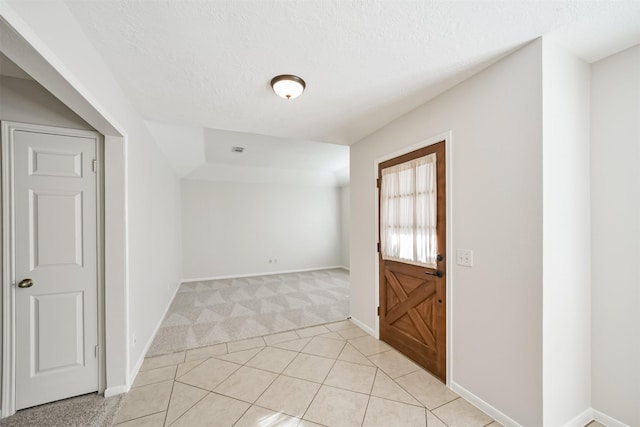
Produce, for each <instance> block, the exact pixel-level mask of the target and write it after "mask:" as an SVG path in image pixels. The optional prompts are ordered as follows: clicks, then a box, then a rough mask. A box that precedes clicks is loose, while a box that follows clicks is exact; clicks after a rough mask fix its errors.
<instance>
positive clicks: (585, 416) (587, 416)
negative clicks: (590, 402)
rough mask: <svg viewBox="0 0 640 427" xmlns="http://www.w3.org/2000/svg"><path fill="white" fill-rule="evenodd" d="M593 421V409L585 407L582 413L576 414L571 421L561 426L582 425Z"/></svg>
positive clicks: (572, 426)
mask: <svg viewBox="0 0 640 427" xmlns="http://www.w3.org/2000/svg"><path fill="white" fill-rule="evenodd" d="M591 421H593V409H591V408H587V409H585V410H584V411H583V412H582V413H580V414H578V415H576V416H575V417H574V418H573V419H572V420H571V421H569V422H568V423H566V424H565V425H564V426H563V427H584V426H586V425H587V424H589V423H590V422H591Z"/></svg>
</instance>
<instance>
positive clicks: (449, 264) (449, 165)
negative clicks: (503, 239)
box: [371, 131, 454, 387]
mask: <svg viewBox="0 0 640 427" xmlns="http://www.w3.org/2000/svg"><path fill="white" fill-rule="evenodd" d="M441 141H444V144H445V153H446V165H445V166H446V171H445V176H446V180H447V182H446V198H447V206H446V213H445V215H446V218H447V227H446V234H447V235H446V242H447V254H446V257H445V260H446V269H447V270H446V271H447V274H446V277H445V279H446V291H447V306H446V310H447V316H446V328H447V334H446V340H447V343H446V347H447V356H446V363H447V367H446V372H447V386H449V387H451V383H452V374H453V345H452V344H453V332H454V331H453V299H454V294H453V289H452V283H453V258H454V257H453V256H452V253H453V250H454V249H453V156H452V153H453V149H452V145H453V144H452V143H453V132H452V131H448V132H444V133H441V134H439V135H435V136H432V137H429V138H427V139H423V140H421V141H420V142H418V143H416V144H413V145H411V146H408V147H404V148H402V149H400V150H397V151H394V152H392V153H390V154H387V155H385V156H383V157H380V158H378V159H376V160H375V161H374V165H373V179H372V180H371V182H372V185H375V182H376V181H375V180H376V179H377V178H378V165H379V164H380V163H383V162H386V161H387V160H391V159H393V158H396V157H399V156H402V155H403V154H407V153H410V152H412V151H415V150H418V149H420V148H424V147H428V146H430V145H433V144H436V143H438V142H441ZM375 194H376V195H375V198H376V200H375V210H374V211H375V212H374V214H375V220H374V225H375V229H374V230H373V233H374V234H373V235H374V236H375V237H376V242H379V241H380V236H379V232H380V226H379V218H380V216H379V206H380V204H379V197H380V195H379V192H378V191H376V192H375ZM373 256H374V260H375V261H374V268H375V270H374V273H375V274H374V277H375V293H374V301H375V304H376V306H375V307H372V308H371V309H372V310H373V313H374V317H375V319H376V322H375V336H376V338H378V339H380V317H379V316H378V315H377V307H379V306H380V261H379V258H378V252H377V251H376V250H375V249H374V250H373Z"/></svg>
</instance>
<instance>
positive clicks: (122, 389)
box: [104, 385, 130, 398]
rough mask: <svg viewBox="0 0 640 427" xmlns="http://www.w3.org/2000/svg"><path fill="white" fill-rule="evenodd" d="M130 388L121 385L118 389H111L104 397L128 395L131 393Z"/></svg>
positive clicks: (106, 391)
mask: <svg viewBox="0 0 640 427" xmlns="http://www.w3.org/2000/svg"><path fill="white" fill-rule="evenodd" d="M129 389H130V388H129V387H127V386H125V385H119V386H117V387H109V388H108V389H106V390H105V391H104V397H105V398H106V397H111V396H117V395H119V394H123V393H127V392H128V391H129Z"/></svg>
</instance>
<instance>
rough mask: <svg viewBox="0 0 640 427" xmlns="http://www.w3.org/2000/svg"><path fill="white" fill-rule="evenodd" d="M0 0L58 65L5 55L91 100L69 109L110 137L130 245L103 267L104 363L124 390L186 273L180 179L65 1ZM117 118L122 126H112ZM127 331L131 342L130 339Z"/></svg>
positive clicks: (113, 191) (62, 92)
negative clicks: (44, 69)
mask: <svg viewBox="0 0 640 427" xmlns="http://www.w3.org/2000/svg"><path fill="white" fill-rule="evenodd" d="M0 5H1V6H2V8H1V9H0V11H1V12H2V16H3V18H4V19H5V20H6V21H7V22H8V23H9V24H11V25H12V26H13V28H14V29H16V31H17V32H18V33H19V34H20V35H21V36H22V37H24V38H25V39H26V40H27V41H28V44H29V45H30V47H31V48H32V49H33V50H34V51H35V55H36V56H37V57H38V58H40V59H41V60H44V61H45V62H46V63H47V64H50V66H51V67H52V68H53V69H54V73H53V74H56V75H55V76H54V75H53V74H52V73H48V74H44V75H43V74H42V73H40V75H39V74H38V70H37V69H35V68H34V69H27V68H25V66H26V65H30V64H32V62H29V61H31V60H32V56H33V52H30V51H24V52H20V51H13V52H11V55H9V54H7V56H8V57H10V59H11V60H13V61H14V62H15V63H16V64H17V65H19V66H21V67H22V68H24V69H25V71H27V72H28V73H29V74H30V75H32V76H33V77H34V78H36V79H37V80H38V81H40V82H41V83H42V84H43V85H44V86H45V87H46V88H47V89H48V90H49V91H51V92H52V93H53V94H54V95H55V96H56V97H57V98H59V99H61V100H62V101H63V102H65V103H66V104H67V105H82V106H86V105H89V106H90V107H91V108H84V109H83V110H82V111H77V110H74V111H76V112H77V113H78V114H79V115H80V116H81V117H82V118H83V119H84V120H86V121H87V122H88V123H89V124H90V125H91V126H93V127H94V128H96V129H97V130H98V131H100V132H101V133H103V134H104V135H105V137H106V138H105V139H106V141H107V142H106V143H107V147H106V148H105V151H106V153H107V156H106V161H107V164H106V165H105V169H106V172H107V178H106V183H105V185H106V187H107V189H106V209H107V211H108V214H107V218H106V221H107V224H108V225H109V224H110V222H113V223H114V224H115V225H116V227H114V229H118V230H123V231H125V232H126V236H125V237H124V239H125V242H126V245H125V246H124V247H119V252H120V253H122V252H124V258H123V260H122V262H121V263H119V264H118V265H117V266H114V268H113V269H112V271H115V270H118V273H119V272H123V274H124V276H125V277H124V278H123V277H121V276H119V275H116V276H115V277H114V276H112V275H110V274H109V271H108V272H107V276H106V280H107V289H106V293H107V325H106V327H107V338H108V340H107V341H108V346H109V348H107V364H108V365H109V363H112V364H113V366H111V368H113V369H108V370H107V382H108V384H107V386H108V387H109V388H110V389H112V390H121V391H122V390H125V389H126V386H127V385H128V384H127V383H129V382H130V380H131V379H132V378H131V374H134V373H135V370H136V368H137V367H138V365H139V364H140V363H141V361H142V358H143V356H144V354H143V353H144V350H145V347H146V345H147V344H148V343H150V341H151V339H152V334H153V332H154V330H155V328H156V326H157V325H158V323H159V322H160V320H161V318H162V315H163V313H164V312H165V309H166V308H167V307H168V304H169V303H170V300H171V297H172V295H173V293H174V290H175V288H176V287H177V286H178V284H179V280H180V278H181V276H182V272H181V262H180V260H181V259H182V251H181V236H180V229H181V221H180V183H179V180H178V178H177V177H176V176H175V174H174V173H173V172H172V171H171V168H170V166H169V164H168V162H167V161H166V159H165V158H164V157H163V155H162V154H161V152H160V150H159V149H158V148H157V146H156V145H155V143H154V141H153V138H152V137H151V135H150V134H149V132H148V130H147V128H146V127H145V125H144V122H143V121H142V118H141V117H140V115H139V114H138V112H137V111H136V110H135V109H134V108H133V106H132V105H131V104H130V102H129V101H128V99H127V97H126V96H125V94H124V93H123V92H122V90H121V89H120V87H119V86H118V84H117V83H116V81H115V79H114V77H113V75H112V74H111V72H110V71H109V69H108V68H107V67H106V65H105V64H104V62H103V61H102V58H100V56H99V55H98V54H97V52H96V51H95V49H94V48H93V46H92V45H91V43H90V42H89V41H88V40H87V39H86V38H85V36H84V33H83V31H82V29H81V28H80V26H79V25H78V23H77V21H75V18H74V17H73V16H72V15H71V13H70V12H69V10H68V9H67V7H66V6H65V5H64V3H63V2H61V1H47V2H23V1H6V2H2V3H1V4H0ZM4 42H5V40H3V49H4ZM28 62H29V63H28ZM44 80H46V81H47V84H45V83H44V82H43V81H44ZM114 128H115V129H118V131H119V132H120V135H117V134H116V133H115V132H113V129H114ZM121 135H124V139H122V138H121ZM110 144H112V145H114V147H113V148H115V150H112V149H111V148H112V147H110V146H109V145H110ZM115 144H118V147H115ZM121 150H124V152H122V151H121ZM119 151H120V152H119ZM112 154H113V155H114V156H115V155H120V154H124V156H125V158H124V160H125V161H124V163H119V164H118V165H116V166H115V169H114V166H113V165H112V164H110V163H108V162H109V159H110V155H112ZM123 168H124V169H123ZM109 174H113V176H111V177H110V175H109ZM111 182H117V183H122V184H123V188H115V187H114V188H112V187H110V185H111ZM121 194H124V195H125V197H126V199H125V201H124V205H122V204H120V203H119V201H118V200H115V199H117V198H118V197H119V196H120V195H121ZM114 200H115V201H114ZM114 205H115V206H116V208H115V209H113V206H114ZM110 206H111V207H112V209H110ZM109 213H110V214H111V215H109ZM114 215H115V216H117V219H115V220H114V219H113V216H114ZM110 241H113V240H112V236H111V235H110V233H109V229H107V235H106V246H107V255H108V254H109V253H110V252H111V251H112V249H111V245H110ZM121 264H125V265H121ZM107 267H108V269H109V266H107ZM123 281H124V283H122V282H123ZM112 302H113V304H111V303H112ZM110 315H111V320H109V319H110ZM120 328H126V331H124V337H123V339H120V335H119V334H120V332H116V333H115V336H116V337H118V338H117V339H116V340H115V341H110V340H109V336H110V334H111V335H113V331H114V330H119V329H120ZM133 334H135V335H136V338H137V344H136V345H133V343H132V341H133V340H132V339H131V338H132V336H131V335H133ZM110 361H111V362H110ZM123 369H124V370H126V372H124V375H122V374H121V373H122V370H123Z"/></svg>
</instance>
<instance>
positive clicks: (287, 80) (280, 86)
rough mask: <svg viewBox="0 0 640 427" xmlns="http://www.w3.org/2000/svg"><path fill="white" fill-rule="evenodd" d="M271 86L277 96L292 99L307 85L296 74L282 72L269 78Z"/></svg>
mask: <svg viewBox="0 0 640 427" xmlns="http://www.w3.org/2000/svg"><path fill="white" fill-rule="evenodd" d="M271 87H272V88H273V91H274V92H275V93H276V95H278V96H279V97H281V98H284V99H293V98H297V97H299V96H300V95H301V94H302V92H303V91H304V88H305V87H307V85H306V84H305V82H304V80H302V79H301V78H300V77H298V76H294V75H292V74H282V75H279V76H275V77H274V78H273V79H271Z"/></svg>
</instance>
